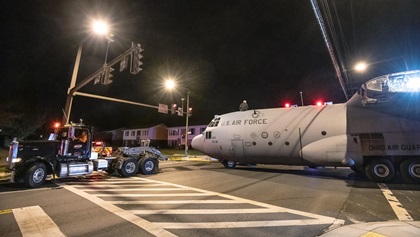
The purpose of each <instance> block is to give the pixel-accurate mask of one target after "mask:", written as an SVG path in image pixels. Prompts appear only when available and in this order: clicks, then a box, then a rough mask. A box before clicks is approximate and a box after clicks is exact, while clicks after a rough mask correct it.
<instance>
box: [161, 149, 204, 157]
mask: <svg viewBox="0 0 420 237" xmlns="http://www.w3.org/2000/svg"><path fill="white" fill-rule="evenodd" d="M159 151H160V152H161V153H162V154H164V155H166V156H173V155H175V154H185V150H184V149H159ZM188 155H193V156H202V155H203V153H201V152H199V151H196V150H192V149H190V150H188Z"/></svg>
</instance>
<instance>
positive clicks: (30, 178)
mask: <svg viewBox="0 0 420 237" xmlns="http://www.w3.org/2000/svg"><path fill="white" fill-rule="evenodd" d="M46 177H47V168H46V167H45V165H44V164H42V163H35V164H33V165H32V166H31V167H29V169H27V170H26V172H25V177H24V183H25V186H26V187H28V188H37V187H39V186H41V185H42V184H43V183H44V182H45V178H46Z"/></svg>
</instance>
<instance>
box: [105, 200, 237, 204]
mask: <svg viewBox="0 0 420 237" xmlns="http://www.w3.org/2000/svg"><path fill="white" fill-rule="evenodd" d="M108 202H110V203H112V204H122V205H125V204H127V205H129V204H137V205H150V204H155V205H165V204H233V203H243V202H238V201H235V200H167V201H161V200H155V201H108Z"/></svg>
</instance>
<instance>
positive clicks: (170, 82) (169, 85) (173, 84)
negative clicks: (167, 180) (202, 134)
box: [165, 79, 190, 158]
mask: <svg viewBox="0 0 420 237" xmlns="http://www.w3.org/2000/svg"><path fill="white" fill-rule="evenodd" d="M165 88H166V89H168V90H172V89H175V88H176V82H175V80H173V79H168V80H166V81H165ZM182 106H183V107H184V98H182ZM189 107H190V91H189V90H187V113H186V116H185V117H186V118H185V157H187V158H188V117H189V112H190V110H189ZM182 111H183V112H184V109H183V110H182Z"/></svg>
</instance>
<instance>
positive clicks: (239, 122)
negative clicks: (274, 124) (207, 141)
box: [222, 118, 267, 126]
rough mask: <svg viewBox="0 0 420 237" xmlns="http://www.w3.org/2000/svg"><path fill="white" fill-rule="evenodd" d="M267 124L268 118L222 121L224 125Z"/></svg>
mask: <svg viewBox="0 0 420 237" xmlns="http://www.w3.org/2000/svg"><path fill="white" fill-rule="evenodd" d="M258 124H267V119H257V118H256V119H244V120H240V119H238V120H228V121H222V126H233V125H258Z"/></svg>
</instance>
